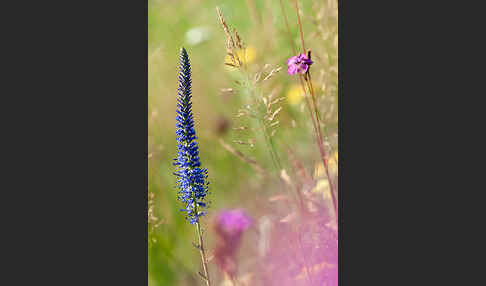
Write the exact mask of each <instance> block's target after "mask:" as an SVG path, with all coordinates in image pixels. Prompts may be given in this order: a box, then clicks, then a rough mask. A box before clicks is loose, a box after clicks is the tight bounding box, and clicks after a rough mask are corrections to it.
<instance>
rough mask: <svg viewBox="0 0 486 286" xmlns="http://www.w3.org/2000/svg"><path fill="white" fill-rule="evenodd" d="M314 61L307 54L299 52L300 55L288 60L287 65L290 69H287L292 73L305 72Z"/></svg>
mask: <svg viewBox="0 0 486 286" xmlns="http://www.w3.org/2000/svg"><path fill="white" fill-rule="evenodd" d="M313 63H314V62H313V61H312V60H310V59H309V58H308V57H307V56H306V55H304V54H299V55H298V56H293V57H291V58H289V59H288V60H287V65H288V66H289V69H288V70H287V71H288V73H289V74H290V75H293V74H296V73H301V74H304V73H306V72H307V70H308V69H309V67H310V65H312V64H313Z"/></svg>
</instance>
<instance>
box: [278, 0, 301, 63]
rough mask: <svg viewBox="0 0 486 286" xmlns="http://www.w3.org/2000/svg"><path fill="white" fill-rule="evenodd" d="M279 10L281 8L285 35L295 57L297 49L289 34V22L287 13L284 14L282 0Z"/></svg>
mask: <svg viewBox="0 0 486 286" xmlns="http://www.w3.org/2000/svg"><path fill="white" fill-rule="evenodd" d="M280 8H282V15H283V17H284V19H285V26H286V27H287V33H288V35H289V40H290V44H291V45H292V50H293V51H294V55H296V54H297V49H296V48H295V43H294V40H293V39H292V34H291V33H290V28H289V20H288V19H287V13H285V9H284V6H283V3H282V0H280Z"/></svg>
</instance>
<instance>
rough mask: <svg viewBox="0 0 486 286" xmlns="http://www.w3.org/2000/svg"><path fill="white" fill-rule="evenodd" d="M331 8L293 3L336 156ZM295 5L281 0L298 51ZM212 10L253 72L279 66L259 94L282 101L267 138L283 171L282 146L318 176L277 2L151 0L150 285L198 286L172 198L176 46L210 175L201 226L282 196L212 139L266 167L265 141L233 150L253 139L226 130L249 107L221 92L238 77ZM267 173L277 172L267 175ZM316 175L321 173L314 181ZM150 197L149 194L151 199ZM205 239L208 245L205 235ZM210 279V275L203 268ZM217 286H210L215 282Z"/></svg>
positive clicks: (187, 234) (195, 261) (185, 228)
mask: <svg viewBox="0 0 486 286" xmlns="http://www.w3.org/2000/svg"><path fill="white" fill-rule="evenodd" d="M336 2H337V1H299V5H300V9H301V12H302V21H303V30H304V35H305V36H304V38H305V43H306V48H307V49H311V50H312V56H313V60H314V61H315V64H314V65H313V66H312V73H313V82H314V83H315V87H316V92H317V94H318V97H319V107H320V110H321V118H322V119H323V122H325V130H324V131H325V133H326V134H327V137H326V141H327V147H328V148H329V150H330V154H332V155H333V156H334V155H335V154H336V153H335V150H337V137H338V136H337V3H336ZM293 3H294V2H293V1H283V4H284V8H285V11H286V14H287V15H288V19H289V24H290V29H291V33H292V39H293V41H294V43H295V44H296V46H297V47H300V38H299V28H298V25H297V17H296V12H295V6H294V4H293ZM216 6H218V7H219V8H220V9H221V10H222V12H223V15H224V17H225V20H226V22H227V23H228V25H229V26H230V27H231V28H236V29H237V30H238V33H239V34H240V35H241V37H242V38H243V41H244V42H245V44H246V46H247V61H248V65H249V68H250V71H251V73H255V72H257V71H259V70H261V69H262V68H263V66H264V65H265V64H270V65H271V67H276V66H281V67H282V70H281V71H280V72H279V73H277V74H276V75H275V76H274V77H273V78H271V79H270V80H269V81H268V83H265V84H264V85H262V87H261V92H262V94H269V93H270V92H273V93H275V94H276V96H277V97H285V98H286V100H284V101H283V102H281V104H280V105H281V106H282V108H283V109H282V111H281V112H280V113H279V115H278V116H279V120H280V124H279V125H280V127H279V128H278V129H277V132H276V134H275V136H274V137H273V138H274V141H275V145H276V149H277V153H278V154H280V159H281V161H282V167H283V168H286V169H287V170H288V172H289V173H290V172H292V169H291V168H290V167H289V164H290V163H289V160H288V156H287V153H286V151H285V149H286V148H287V147H289V148H291V149H292V150H293V151H294V152H295V153H296V155H297V156H298V158H299V159H300V160H301V161H302V162H303V163H304V165H305V167H306V169H308V171H309V172H311V173H315V172H316V170H317V172H318V169H319V166H318V164H319V160H318V159H319V156H318V150H317V148H316V145H315V142H314V141H313V140H314V139H313V133H312V127H311V125H310V120H309V119H308V116H309V115H308V113H307V111H306V110H305V109H304V105H303V102H304V101H303V100H302V95H301V92H300V89H299V85H298V83H299V82H298V78H296V77H291V76H289V75H288V74H287V72H286V69H287V67H286V60H287V58H289V57H290V56H293V52H292V48H291V45H290V40H289V35H288V34H287V31H286V28H285V22H284V18H283V17H282V10H281V6H280V2H279V0H268V1H266V0H260V1H259V0H254V1H252V0H250V1H244V0H232V1H231V0H228V1H221V0H220V1H213V0H207V1H202V0H185V1H170V0H159V1H155V0H149V10H148V49H149V50H148V55H149V58H148V61H149V66H148V68H149V79H148V87H149V93H148V102H149V106H148V115H149V118H148V122H149V134H148V144H149V146H148V150H149V159H148V162H149V166H148V175H149V178H148V179H149V186H148V190H149V193H150V194H153V198H152V199H151V201H150V202H149V206H151V208H152V211H153V213H152V215H153V217H155V218H156V220H155V219H154V220H150V219H149V229H148V232H149V241H148V256H149V261H148V263H149V285H202V284H201V281H200V279H199V278H198V277H197V274H196V273H197V271H198V270H199V269H200V267H201V266H200V257H199V254H198V252H197V250H196V249H195V248H194V247H193V246H192V245H191V242H193V241H195V230H194V227H193V226H191V225H189V223H187V222H186V221H185V219H184V216H183V214H182V213H181V212H180V211H179V209H180V208H181V203H179V202H178V201H177V200H176V197H177V195H176V192H177V191H176V189H175V182H176V178H175V176H174V175H173V172H174V171H175V168H174V166H172V159H173V158H174V157H175V154H176V140H175V116H176V113H175V110H176V95H177V85H178V83H177V74H178V65H179V63H178V60H179V49H180V48H181V47H182V46H184V47H185V48H186V49H187V51H188V54H189V57H190V60H191V65H192V82H193V88H192V90H193V112H194V119H195V125H196V126H195V128H196V133H197V136H198V138H199V140H198V142H199V147H200V157H201V162H202V164H203V167H205V168H207V169H208V172H209V180H210V191H211V192H212V193H211V197H210V200H211V201H212V205H211V208H210V209H209V213H208V215H207V216H206V217H205V218H204V222H203V223H204V224H209V222H210V219H211V217H212V215H213V214H214V213H215V212H217V211H218V210H220V209H222V208H238V207H242V208H245V209H246V210H247V211H248V213H250V214H251V215H252V216H253V217H254V218H255V219H258V217H259V216H261V215H262V213H263V211H262V210H261V205H259V203H258V202H259V201H262V200H266V199H267V198H268V197H269V196H271V195H273V194H277V193H279V192H280V187H279V184H278V183H277V182H276V181H275V180H274V179H269V178H265V177H264V176H261V175H260V174H258V173H257V172H255V170H254V169H253V168H252V167H251V166H249V165H248V164H246V163H244V162H242V161H241V160H240V159H239V158H237V157H236V156H234V155H233V154H231V153H230V152H228V151H227V150H226V149H224V148H223V147H222V146H221V145H220V143H219V138H223V139H224V141H225V142H226V143H228V144H229V145H231V146H232V147H233V148H235V149H238V150H240V151H241V152H243V153H244V154H246V155H248V156H249V157H251V158H254V159H255V160H256V161H257V162H258V163H259V164H261V165H262V166H264V167H265V168H267V169H268V170H272V168H273V165H272V163H271V160H270V157H269V154H268V150H267V149H266V148H265V145H264V142H261V141H259V140H258V138H255V140H256V142H255V146H254V147H250V146H249V145H240V144H236V143H233V141H234V140H241V139H242V138H243V139H244V140H247V139H248V138H253V137H252V136H251V134H250V135H245V134H242V133H241V132H238V131H235V130H233V129H232V128H233V127H238V126H242V124H243V123H244V122H243V121H244V120H243V121H241V120H240V119H238V118H235V115H236V114H237V113H238V109H240V108H242V106H244V104H246V103H247V102H246V101H245V99H244V98H242V97H241V96H240V95H238V94H234V95H225V94H222V92H221V89H223V88H235V83H234V81H235V80H236V79H238V72H237V71H234V70H232V69H231V68H229V67H227V66H225V65H224V62H225V58H226V47H225V43H226V37H225V34H224V32H223V29H222V26H221V25H220V23H219V21H218V17H217V13H216ZM272 172H274V173H275V172H278V170H273V171H272ZM317 175H319V174H317ZM150 196H151V195H150ZM206 229H207V231H206V232H205V239H206V240H207V242H208V248H211V244H212V238H211V229H210V227H209V226H208V227H206ZM210 268H212V269H211V271H212V272H211V273H213V272H214V273H216V274H215V275H216V276H215V275H213V276H215V278H216V279H215V278H213V279H214V280H216V281H218V279H217V271H216V270H215V269H214V266H213V265H210ZM215 285H217V284H215Z"/></svg>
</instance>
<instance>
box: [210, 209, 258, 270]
mask: <svg viewBox="0 0 486 286" xmlns="http://www.w3.org/2000/svg"><path fill="white" fill-rule="evenodd" d="M251 224H252V219H251V218H250V217H249V216H248V215H247V214H246V213H245V211H243V210H241V209H236V210H226V211H221V212H220V213H219V214H218V215H217V216H216V219H215V221H214V230H215V232H216V235H217V237H218V242H217V244H216V247H215V250H214V257H215V260H216V264H217V265H218V266H219V267H220V268H221V270H222V271H223V272H224V273H225V274H227V275H228V276H229V277H234V275H235V274H236V251H237V250H238V248H239V246H240V240H241V236H242V234H243V232H244V231H245V230H247V229H248V228H249V227H250V226H251Z"/></svg>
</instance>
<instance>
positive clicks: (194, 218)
mask: <svg viewBox="0 0 486 286" xmlns="http://www.w3.org/2000/svg"><path fill="white" fill-rule="evenodd" d="M177 97H178V98H177V116H176V120H177V124H176V127H177V131H176V135H177V158H175V159H174V161H175V162H174V165H175V166H177V167H178V170H177V171H176V172H175V173H174V175H176V176H177V177H179V179H178V181H177V186H178V189H179V191H178V199H179V200H180V201H181V202H183V203H184V204H185V208H184V209H181V211H183V212H186V218H187V219H188V220H189V222H190V223H191V224H195V223H197V222H199V217H201V216H203V215H204V214H205V213H206V211H205V210H206V209H207V207H208V205H207V202H206V195H207V194H208V185H209V182H207V178H208V171H207V170H206V169H205V168H201V162H200V159H199V147H198V145H197V137H196V130H194V119H193V116H192V109H191V108H192V102H191V98H192V95H191V65H190V63H189V56H188V55H187V51H186V50H185V49H184V48H182V49H181V52H180V67H179V88H178V93H177Z"/></svg>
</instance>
